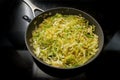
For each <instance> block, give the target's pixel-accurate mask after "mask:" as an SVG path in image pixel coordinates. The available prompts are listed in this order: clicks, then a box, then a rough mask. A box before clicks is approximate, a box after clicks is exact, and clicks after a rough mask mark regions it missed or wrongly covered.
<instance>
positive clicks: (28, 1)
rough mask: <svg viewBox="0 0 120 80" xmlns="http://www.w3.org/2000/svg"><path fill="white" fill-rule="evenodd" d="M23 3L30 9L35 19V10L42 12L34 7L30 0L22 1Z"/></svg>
mask: <svg viewBox="0 0 120 80" xmlns="http://www.w3.org/2000/svg"><path fill="white" fill-rule="evenodd" d="M23 2H25V3H26V4H27V5H28V6H29V7H30V8H31V10H32V13H33V16H34V17H35V10H39V11H41V12H44V10H43V9H40V8H39V7H37V6H36V5H34V4H33V3H32V2H31V1H30V0H23Z"/></svg>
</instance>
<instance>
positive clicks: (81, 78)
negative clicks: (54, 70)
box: [33, 63, 86, 80]
mask: <svg viewBox="0 0 120 80" xmlns="http://www.w3.org/2000/svg"><path fill="white" fill-rule="evenodd" d="M33 78H34V79H40V80H41V79H43V80H86V75H85V73H82V74H80V75H77V76H75V77H72V78H66V79H61V78H57V77H53V76H50V75H48V74H46V73H45V72H43V71H42V70H41V69H39V68H38V66H37V65H36V64H35V63H33Z"/></svg>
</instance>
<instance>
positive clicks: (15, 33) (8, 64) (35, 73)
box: [0, 0, 120, 80]
mask: <svg viewBox="0 0 120 80" xmlns="http://www.w3.org/2000/svg"><path fill="white" fill-rule="evenodd" d="M30 1H31V2H32V4H34V5H36V6H37V7H39V8H41V9H43V10H48V9H51V8H55V7H72V8H76V9H80V10H82V11H85V12H87V13H89V14H90V15H91V16H93V17H94V18H95V19H96V20H97V21H98V22H99V24H100V25H101V27H102V29H103V32H104V38H105V43H104V48H103V50H102V52H101V54H100V56H99V57H98V58H97V59H96V60H94V61H93V63H91V65H90V67H88V69H87V71H86V72H84V73H83V74H80V75H77V76H75V77H72V78H67V79H60V78H56V77H53V76H50V75H49V74H46V73H45V72H43V71H42V70H41V69H39V68H38V67H37V66H36V64H35V63H34V62H33V59H32V57H31V55H30V53H29V52H28V50H27V48H26V45H25V41H24V35H25V30H26V28H27V26H28V24H29V22H27V21H25V20H24V19H23V18H22V17H23V16H24V15H27V16H29V17H30V18H31V19H33V18H34V16H33V14H32V11H31V9H30V7H29V6H28V5H27V4H26V3H24V2H23V0H11V2H9V0H6V1H5V2H4V1H3V2H2V1H1V4H2V6H3V5H5V4H7V6H8V8H6V9H5V8H3V7H2V6H1V8H0V9H1V10H2V11H3V13H1V15H2V17H1V18H2V19H3V22H2V24H3V23H4V24H3V26H4V27H3V28H2V31H1V32H0V33H1V34H0V35H1V40H0V42H1V43H0V44H1V45H0V50H1V52H2V53H3V57H5V58H7V60H5V59H4V60H3V65H4V66H3V69H4V72H3V73H4V74H3V75H7V76H9V78H10V79H32V80H89V79H92V80H96V79H109V78H110V77H111V78H114V79H117V78H119V74H118V73H119V71H120V69H119V67H120V66H119V65H120V63H119V60H120V25H119V18H120V15H119V12H118V6H117V5H116V4H117V2H113V3H112V4H111V3H108V4H106V3H104V1H101V0H85V1H84V0H74V1H73V0H70V1H69V0H66V1H65V0H64V1H63V0H62V1H60V0H56V1H55V0H53V1H52V0H51V1H50V0H48V1H47V0H30ZM8 4H9V5H8ZM113 4H114V6H111V5H113ZM39 13H41V12H40V11H35V14H36V15H38V14H39ZM3 16H4V17H3ZM6 19H7V21H6ZM15 76H16V77H15ZM4 78H6V77H4ZM119 79H120V78H119Z"/></svg>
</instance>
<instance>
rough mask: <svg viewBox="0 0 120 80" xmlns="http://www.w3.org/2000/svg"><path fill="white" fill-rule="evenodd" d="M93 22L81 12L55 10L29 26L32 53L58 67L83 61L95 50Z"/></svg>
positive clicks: (96, 36)
mask: <svg viewBox="0 0 120 80" xmlns="http://www.w3.org/2000/svg"><path fill="white" fill-rule="evenodd" d="M94 31H95V26H94V25H93V24H90V23H89V21H88V20H87V19H85V18H84V17H82V15H62V14H59V13H57V14H55V15H54V16H51V17H48V18H46V19H44V20H43V22H42V23H40V24H39V26H38V28H36V29H35V30H33V32H32V37H31V38H30V42H31V46H32V47H33V48H34V54H35V55H36V56H37V57H38V58H39V59H41V60H42V61H43V62H45V63H47V64H49V65H51V66H54V67H59V68H74V67H78V66H80V65H84V63H86V62H87V61H88V60H89V59H91V58H92V57H93V56H94V55H95V54H96V52H97V51H98V35H96V34H95V33H94Z"/></svg>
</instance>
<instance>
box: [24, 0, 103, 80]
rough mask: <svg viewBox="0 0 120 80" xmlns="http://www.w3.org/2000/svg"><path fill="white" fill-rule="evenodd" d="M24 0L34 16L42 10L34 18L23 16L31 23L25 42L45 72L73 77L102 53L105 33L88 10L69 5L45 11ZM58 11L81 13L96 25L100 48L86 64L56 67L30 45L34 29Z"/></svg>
mask: <svg viewBox="0 0 120 80" xmlns="http://www.w3.org/2000/svg"><path fill="white" fill-rule="evenodd" d="M24 2H25V3H26V4H27V5H28V6H29V7H31V10H32V12H33V15H34V17H35V14H34V11H35V10H40V11H42V13H40V14H39V15H38V16H36V17H35V18H34V19H33V20H31V19H29V17H28V16H24V17H23V18H24V19H25V20H27V21H28V22H30V24H29V25H28V28H27V30H26V35H25V43H26V46H27V49H28V50H29V52H30V54H31V56H32V58H33V60H34V62H35V63H36V64H37V66H38V67H39V68H40V69H41V70H43V71H44V72H45V73H47V74H49V75H51V76H54V77H61V78H67V77H72V76H75V75H78V74H81V73H83V72H84V71H85V70H86V69H87V68H88V65H89V64H90V63H91V62H92V61H93V60H94V59H96V58H97V56H98V55H99V54H100V52H101V50H102V48H103V44H104V34H103V31H102V29H101V26H100V25H99V23H98V22H97V21H96V20H95V19H94V18H93V17H92V16H90V15H89V14H87V13H86V12H83V11H81V10H78V9H74V8H69V7H58V8H52V9H49V10H47V11H44V10H42V9H39V8H38V7H36V6H35V5H33V4H32V3H31V2H30V1H29V0H24ZM56 13H60V14H63V15H79V14H81V15H82V16H83V17H85V18H86V19H87V20H89V22H90V23H91V24H94V25H95V26H96V29H95V34H97V35H98V37H99V44H98V48H99V50H98V51H97V53H96V55H95V56H94V57H93V58H92V59H90V60H89V61H88V62H86V63H85V64H84V65H82V66H78V67H75V68H70V69H63V68H56V67H53V66H50V65H48V64H46V63H44V62H43V61H41V60H40V59H38V58H37V57H36V56H35V55H34V52H33V47H32V46H30V42H29V39H30V38H31V37H32V31H33V30H34V29H35V27H38V25H39V24H40V23H42V21H43V20H44V19H45V18H47V17H50V16H53V15H55V14H56Z"/></svg>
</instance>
